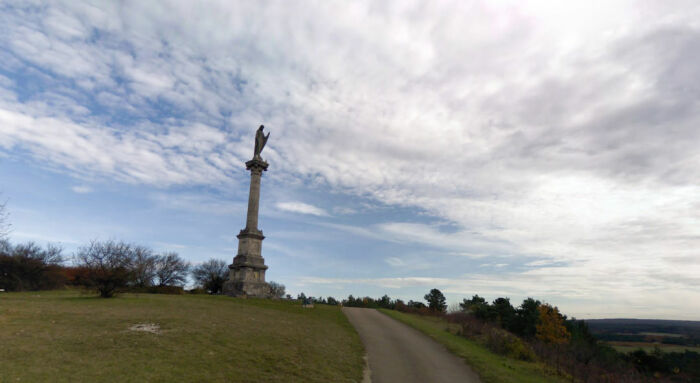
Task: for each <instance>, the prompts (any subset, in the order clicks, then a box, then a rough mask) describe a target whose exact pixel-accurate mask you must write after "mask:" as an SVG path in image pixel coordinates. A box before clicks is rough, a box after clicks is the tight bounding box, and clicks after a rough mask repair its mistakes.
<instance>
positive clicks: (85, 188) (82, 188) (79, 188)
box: [70, 185, 92, 194]
mask: <svg viewBox="0 0 700 383" xmlns="http://www.w3.org/2000/svg"><path fill="white" fill-rule="evenodd" d="M70 189H71V190H73V192H75V193H78V194H85V193H91V192H92V188H91V187H90V186H86V185H75V186H73V187H71V188H70Z"/></svg>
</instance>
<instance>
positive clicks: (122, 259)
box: [75, 240, 134, 298]
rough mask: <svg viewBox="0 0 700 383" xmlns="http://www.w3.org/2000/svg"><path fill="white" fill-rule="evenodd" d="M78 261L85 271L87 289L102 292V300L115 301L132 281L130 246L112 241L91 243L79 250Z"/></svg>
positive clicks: (78, 264) (76, 259) (131, 249)
mask: <svg viewBox="0 0 700 383" xmlns="http://www.w3.org/2000/svg"><path fill="white" fill-rule="evenodd" d="M75 261H76V264H77V266H78V267H81V268H83V269H84V270H85V276H84V283H85V285H86V286H87V287H89V288H94V289H96V290H97V291H99V293H100V296H101V297H103V298H110V297H113V296H114V295H115V294H116V293H117V292H118V291H119V290H120V289H122V288H124V287H126V286H127V285H128V284H129V283H130V282H131V281H133V275H134V272H133V246H132V245H131V244H128V243H125V242H116V241H113V240H109V241H104V242H100V241H92V242H90V244H89V245H87V246H84V247H81V248H79V249H78V252H77V253H76V255H75Z"/></svg>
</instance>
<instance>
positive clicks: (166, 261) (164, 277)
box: [155, 252, 190, 286]
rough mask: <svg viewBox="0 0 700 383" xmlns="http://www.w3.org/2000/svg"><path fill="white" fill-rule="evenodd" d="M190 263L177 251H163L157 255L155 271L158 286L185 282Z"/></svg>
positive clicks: (176, 284)
mask: <svg viewBox="0 0 700 383" xmlns="http://www.w3.org/2000/svg"><path fill="white" fill-rule="evenodd" d="M189 271H190V265H189V263H187V262H186V261H185V260H184V259H182V258H180V256H179V255H178V254H177V253H174V252H169V253H164V254H162V255H160V256H158V257H157V259H156V262H155V272H156V277H157V278H158V285H160V286H182V285H184V284H185V282H187V274H188V273H189Z"/></svg>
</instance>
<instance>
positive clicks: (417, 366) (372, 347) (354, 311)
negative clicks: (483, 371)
mask: <svg viewBox="0 0 700 383" xmlns="http://www.w3.org/2000/svg"><path fill="white" fill-rule="evenodd" d="M343 312H344V313H345V315H346V316H347V317H348V319H349V320H350V323H352V325H353V326H355V329H357V332H358V333H359V334H360V338H361V339H362V343H364V345H365V350H366V351H367V359H368V360H369V368H370V374H371V378H372V383H397V382H401V383H412V382H415V383H426V382H430V383H440V382H461V383H478V382H481V381H480V380H479V377H478V376H477V375H476V373H474V371H473V370H472V369H471V368H469V366H468V365H467V364H466V363H465V362H464V360H462V359H461V358H459V357H457V356H455V355H453V354H452V353H450V352H449V351H447V349H446V348H445V347H444V346H443V345H441V344H439V343H437V342H435V341H434V340H432V339H431V338H430V337H428V336H427V335H425V334H423V333H422V332H420V331H418V330H416V329H414V328H412V327H409V326H407V325H405V324H403V323H401V322H398V321H396V320H394V319H392V318H390V317H388V316H386V315H384V314H382V313H380V312H379V311H377V310H373V309H363V308H356V307H344V308H343Z"/></svg>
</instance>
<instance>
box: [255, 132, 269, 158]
mask: <svg viewBox="0 0 700 383" xmlns="http://www.w3.org/2000/svg"><path fill="white" fill-rule="evenodd" d="M264 128H265V127H264V126H263V125H260V127H259V128H258V131H257V132H256V133H255V152H253V159H256V158H257V159H262V158H261V157H260V152H262V150H263V148H264V147H265V144H266V143H267V139H268V138H269V137H270V133H267V136H266V135H265V133H263V129H264Z"/></svg>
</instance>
